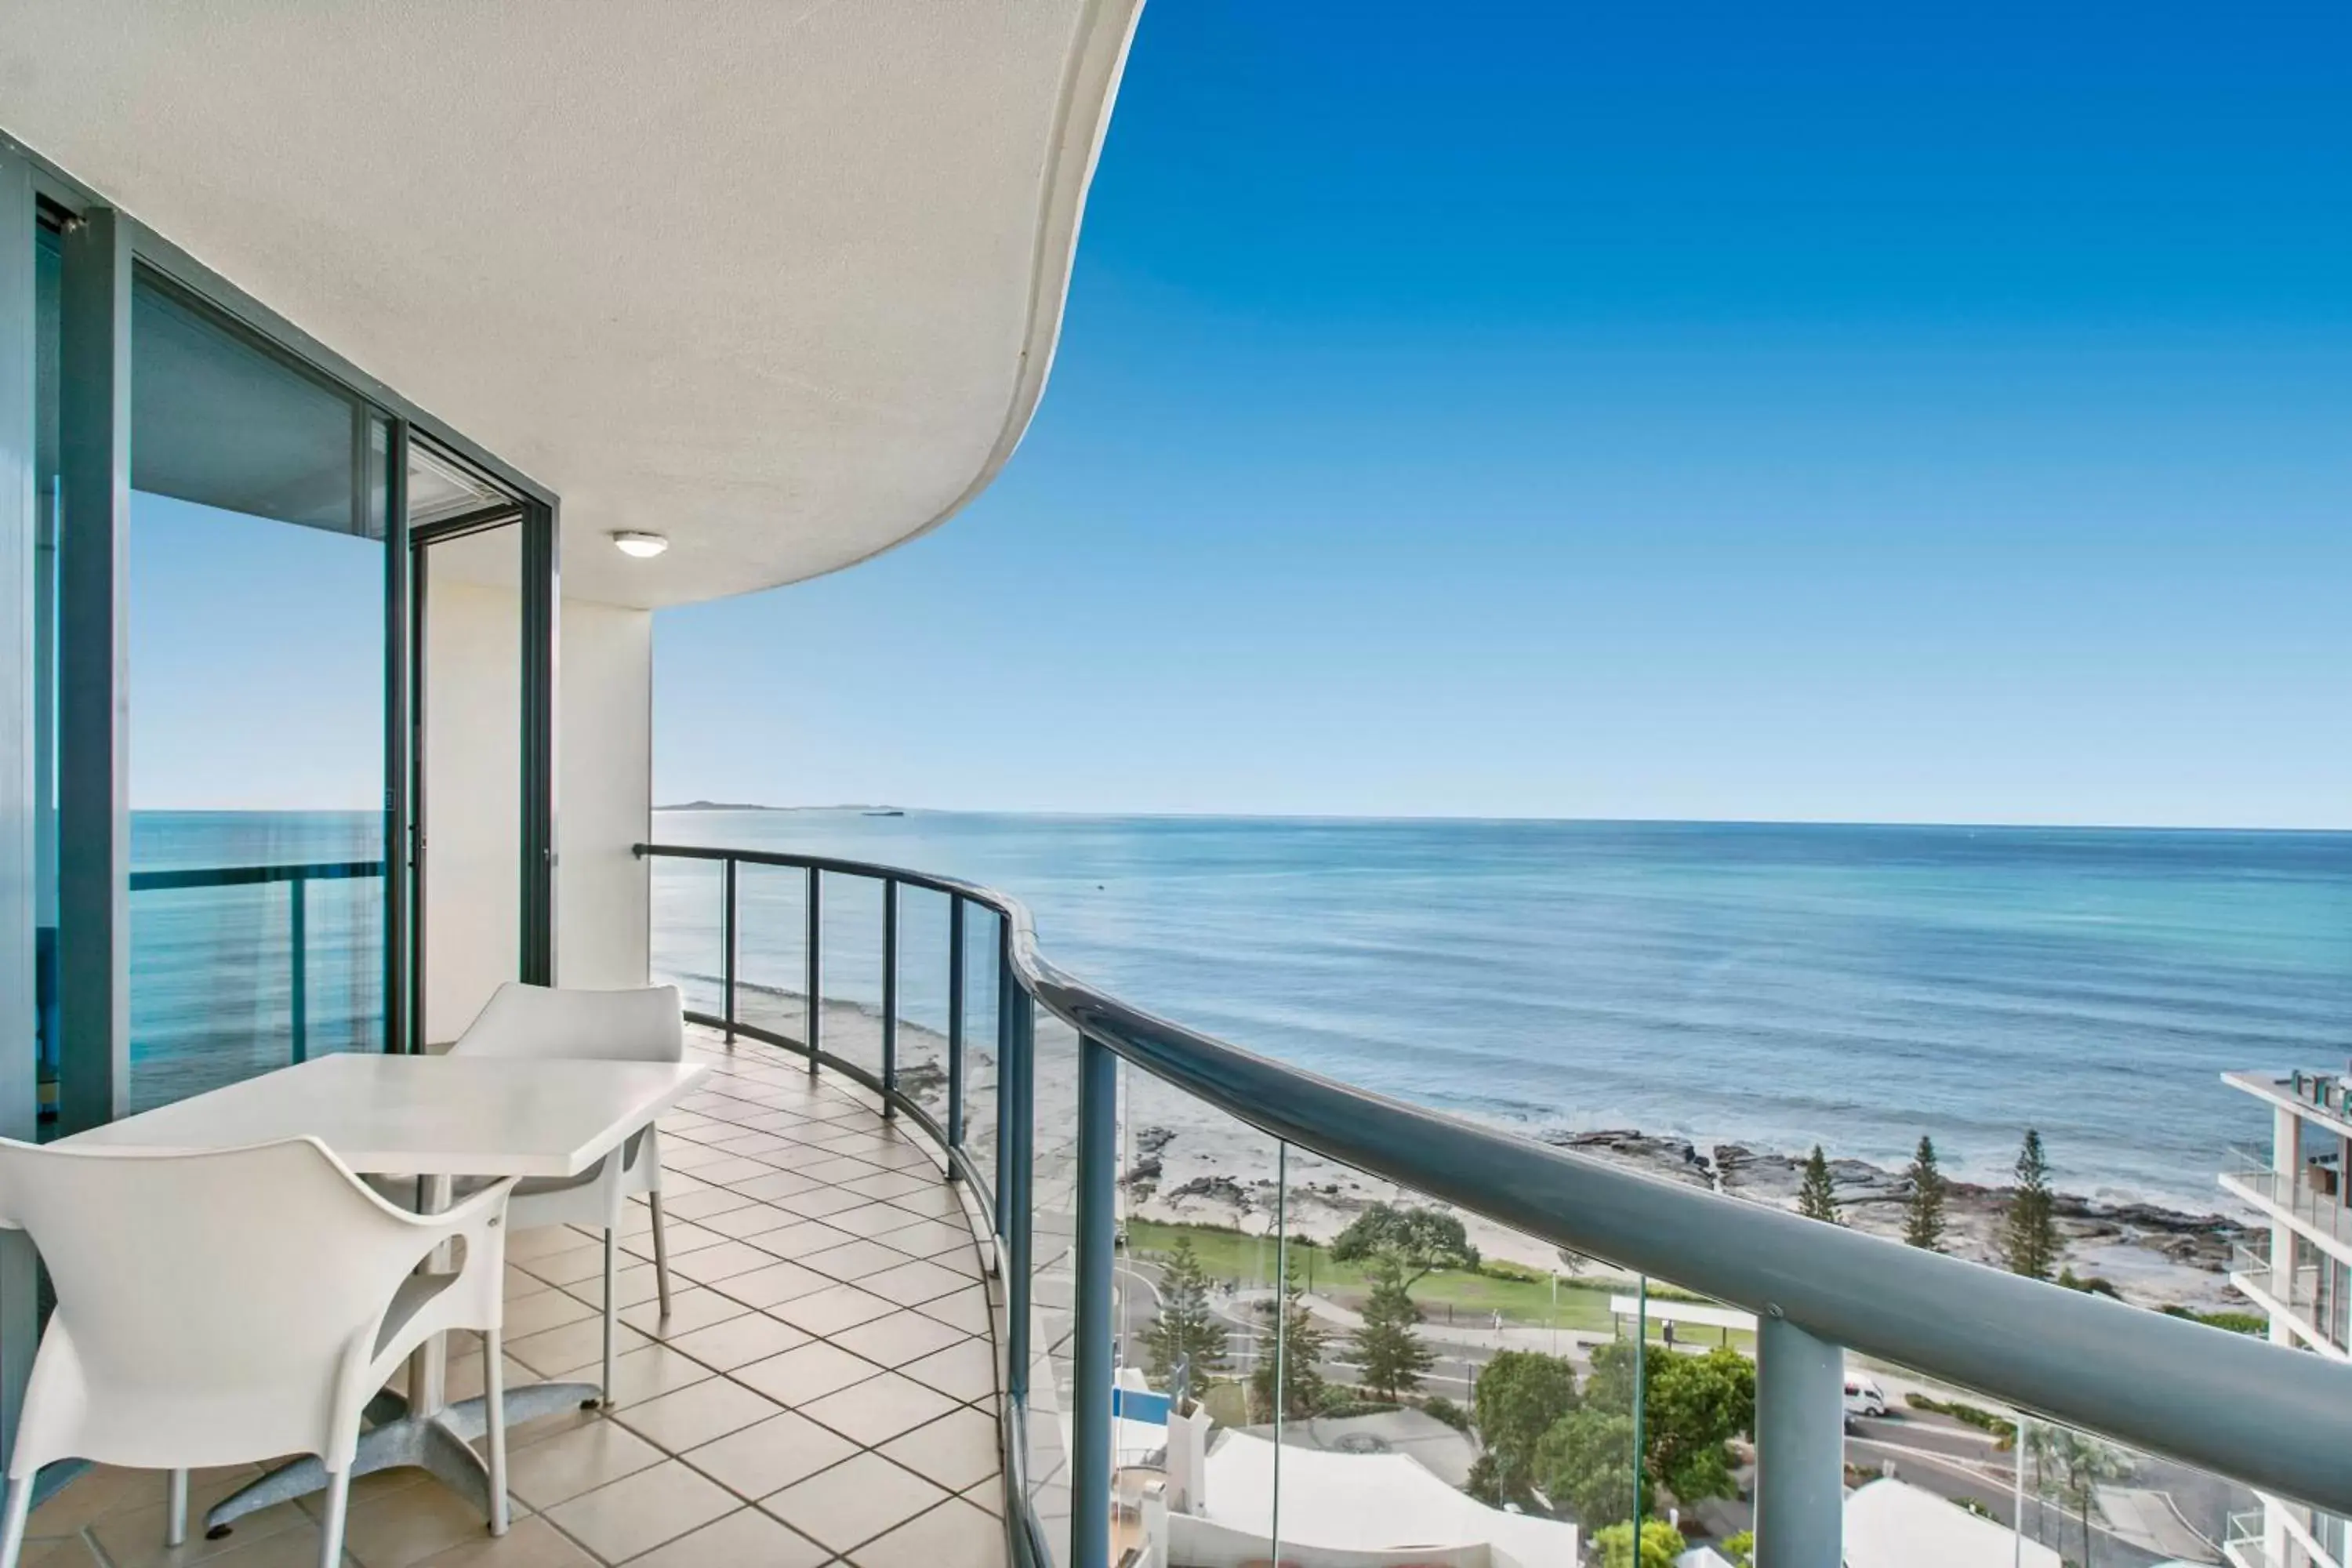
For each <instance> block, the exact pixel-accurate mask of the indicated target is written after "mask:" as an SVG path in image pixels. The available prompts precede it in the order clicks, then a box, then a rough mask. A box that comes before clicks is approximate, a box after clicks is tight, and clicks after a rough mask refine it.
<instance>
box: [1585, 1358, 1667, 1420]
mask: <svg viewBox="0 0 2352 1568" xmlns="http://www.w3.org/2000/svg"><path fill="white" fill-rule="evenodd" d="M1659 1353H1661V1354H1664V1352H1659ZM1583 1394H1584V1403H1585V1404H1587V1405H1599V1406H1600V1407H1601V1409H1603V1410H1617V1411H1622V1412H1623V1413H1624V1414H1626V1415H1632V1414H1633V1342H1632V1341H1631V1340H1612V1342H1609V1343H1608V1344H1605V1345H1595V1346H1594V1347H1593V1349H1592V1370H1591V1372H1589V1373H1586V1374H1585V1377H1584V1388H1583Z"/></svg>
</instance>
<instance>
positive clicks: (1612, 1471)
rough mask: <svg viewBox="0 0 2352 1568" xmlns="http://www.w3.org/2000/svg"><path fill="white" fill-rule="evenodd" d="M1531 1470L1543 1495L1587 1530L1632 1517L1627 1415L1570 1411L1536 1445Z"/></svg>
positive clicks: (1592, 1407)
mask: <svg viewBox="0 0 2352 1568" xmlns="http://www.w3.org/2000/svg"><path fill="white" fill-rule="evenodd" d="M1535 1479H1536V1484H1537V1485H1538V1487H1540V1488H1541V1489H1543V1494H1544V1496H1546V1497H1548V1498H1549V1499H1550V1500H1552V1502H1553V1503H1554V1504H1555V1505H1557V1506H1559V1507H1560V1508H1564V1509H1566V1510H1568V1511H1569V1513H1570V1515H1572V1516H1573V1517H1574V1518H1575V1520H1576V1521H1577V1522H1578V1523H1580V1524H1581V1525H1583V1526H1584V1527H1585V1528H1586V1529H1587V1530H1588V1531H1589V1530H1591V1529H1592V1528H1593V1527H1595V1526H1596V1525H1598V1524H1599V1523H1600V1521H1602V1520H1604V1519H1631V1518H1633V1415H1632V1413H1631V1412H1629V1411H1621V1410H1603V1409H1601V1408H1600V1407H1599V1406H1597V1405H1582V1406H1580V1407H1579V1408H1577V1409H1575V1410H1571V1411H1570V1412H1569V1413H1568V1414H1567V1415H1563V1416H1561V1417H1560V1418H1559V1420H1557V1421H1555V1422H1553V1423H1552V1425H1551V1429H1550V1430H1549V1431H1548V1432H1546V1433H1545V1434H1544V1435H1543V1440H1542V1441H1541V1442H1540V1443H1538V1445H1537V1446H1536V1460H1535ZM1646 1490H1647V1489H1646V1488H1645V1489H1644V1491H1645V1492H1646Z"/></svg>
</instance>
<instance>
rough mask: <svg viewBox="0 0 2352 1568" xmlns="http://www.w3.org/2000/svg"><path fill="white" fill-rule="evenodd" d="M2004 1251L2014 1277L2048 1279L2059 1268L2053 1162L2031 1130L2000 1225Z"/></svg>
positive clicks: (2019, 1151) (2018, 1156)
mask: <svg viewBox="0 0 2352 1568" xmlns="http://www.w3.org/2000/svg"><path fill="white" fill-rule="evenodd" d="M2000 1239H2001V1252H2002V1255H2003V1258H2004V1260H2005V1261H2006V1262H2007V1263H2008V1264H2009V1271H2010V1272H2011V1274H2022V1275H2024V1276H2025V1277H2026V1278H2027V1279H2049V1278H2050V1276H2051V1275H2052V1274H2053V1273H2054V1272H2055V1271H2056V1269H2057V1264H2058V1226H2057V1222H2056V1219H2055V1209H2054V1201H2053V1197H2052V1194H2051V1192H2050V1162H2049V1161H2048V1160H2047V1159H2046V1158H2044V1157H2043V1155H2042V1134H2041V1133H2040V1132H2038V1131H2035V1130H2034V1129H2032V1128H2031V1127H2029V1128H2027V1129H2026V1130H2025V1142H2024V1145H2023V1146H2022V1147H2021V1148H2020V1149H2019V1150H2018V1152H2017V1185H2016V1186H2014V1187H2012V1188H2011V1190H2010V1194H2009V1212H2008V1214H2007V1215H2004V1216H2003V1218H2002V1222H2001V1238H2000Z"/></svg>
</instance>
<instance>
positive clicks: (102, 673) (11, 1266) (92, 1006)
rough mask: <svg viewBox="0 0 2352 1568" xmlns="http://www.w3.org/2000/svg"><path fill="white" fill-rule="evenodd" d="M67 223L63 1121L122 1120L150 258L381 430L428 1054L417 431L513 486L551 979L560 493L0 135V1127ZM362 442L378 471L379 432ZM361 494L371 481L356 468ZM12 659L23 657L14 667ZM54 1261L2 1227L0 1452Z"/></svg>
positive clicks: (532, 858)
mask: <svg viewBox="0 0 2352 1568" xmlns="http://www.w3.org/2000/svg"><path fill="white" fill-rule="evenodd" d="M42 226H47V227H49V228H51V229H53V230H56V231H58V232H59V233H60V234H61V236H62V239H61V257H62V259H61V300H62V310H63V317H64V322H65V327H66V334H65V336H64V339H63V342H62V343H61V353H60V356H59V378H58V412H59V421H60V430H59V436H60V442H59V455H60V461H59V476H58V485H59V489H60V492H61V494H62V496H63V499H64V501H65V513H66V515H67V517H68V518H69V519H71V520H72V521H71V525H70V526H69V527H68V529H67V530H66V531H65V532H66V533H67V534H68V535H71V536H74V537H75V538H76V542H77V543H78V545H79V549H78V550H77V551H76V552H75V553H76V555H77V557H78V560H77V563H76V564H75V565H73V566H71V567H68V565H67V563H65V561H64V560H63V558H62V554H63V552H64V551H65V549H66V548H67V542H66V539H64V538H61V539H60V541H59V546H60V552H61V559H60V570H59V578H60V581H59V584H58V611H59V615H58V623H59V624H58V645H57V646H58V688H57V692H56V699H57V710H58V766H59V773H60V782H61V787H60V791H59V795H60V806H61V808H62V807H64V806H65V805H66V804H67V803H68V801H79V802H80V803H81V804H80V805H79V806H78V807H77V808H76V809H75V811H74V814H73V817H72V820H70V821H68V820H64V819H63V816H62V811H61V820H60V822H59V825H58V837H59V843H58V895H59V909H58V926H59V937H58V946H59V953H58V1015H59V1020H60V1044H59V1050H58V1073H59V1079H60V1096H59V1098H60V1102H61V1103H60V1111H61V1128H62V1130H67V1131H70V1130H72V1129H73V1128H75V1127H78V1126H88V1125H95V1124H98V1123H100V1122H103V1121H110V1120H112V1119H114V1118H115V1117H117V1116H120V1115H121V1114H122V1113H123V1111H124V1110H125V1108H126V1106H127V1103H128V1100H127V1096H128V1092H129V1087H130V1084H129V1079H130V1072H129V1048H130V1038H129V1035H130V1025H129V988H130V971H129V945H130V920H129V876H130V852H129V845H130V831H129V819H130V810H129V801H128V795H127V793H126V786H127V783H128V779H129V746H128V740H129V735H128V727H127V724H126V722H125V717H124V714H125V709H124V699H125V694H126V681H127V670H128V637H127V633H128V615H127V597H126V592H125V590H126V586H127V584H126V572H125V559H126V542H127V539H128V532H129V527H130V498H131V448H130V441H131V397H130V392H131V388H130V374H131V369H130V367H131V280H132V277H133V274H134V272H136V271H139V270H141V269H144V270H145V271H147V272H149V273H152V275H154V276H155V277H157V278H159V279H163V280H164V281H165V282H166V283H168V284H170V285H171V286H172V287H173V288H174V289H177V290H178V291H179V292H181V293H183V294H184V295H186V296H188V297H190V298H192V299H193V300H195V301H196V302H197V303H199V304H201V305H203V306H204V307H205V308H206V309H207V310H209V311H210V312H211V313H212V314H213V315H214V316H215V317H216V318H218V319H219V320H221V321H224V322H226V323H227V324H228V325H229V326H230V327H232V328H233V329H234V330H235V331H237V332H238V333H239V334H240V335H241V336H243V337H245V338H247V339H248V340H249V341H251V342H254V343H257V344H258V345H259V346H261V347H262V348H263V349H265V350H266V351H267V352H268V353H270V354H272V355H273V356H275V357H278V358H279V359H281V360H283V361H285V362H286V363H289V364H290V365H292V366H293V367H295V368H297V369H299V370H300V371H301V372H303V373H304V374H309V375H310V376H313V377H316V378H319V379H320V380H323V381H324V382H326V383H328V384H331V385H332V386H334V387H336V388H338V389H339V390H341V392H342V393H344V394H345V395H348V396H349V397H350V398H352V400H353V401H354V403H355V405H357V412H356V413H355V416H354V417H355V418H356V419H357V420H359V421H360V422H361V424H362V426H377V425H380V426H381V428H382V430H383V437H384V440H383V455H384V468H383V473H382V475H381V476H380V482H381V484H382V486H383V506H384V516H385V530H386V536H387V537H386V539H385V552H386V553H385V571H384V581H385V601H384V605H385V615H384V622H383V636H384V667H383V668H384V697H385V702H384V708H385V713H384V722H385V747H384V812H385V837H384V851H385V859H386V863H387V864H386V873H387V874H386V877H385V884H384V952H385V960H384V962H385V965H386V973H385V975H384V986H383V996H384V1015H385V1016H384V1038H383V1044H384V1047H385V1048H386V1049H387V1050H403V1049H410V1048H414V1047H415V1016H414V1012H413V1009H411V1008H410V1007H409V1006H408V1005H407V997H408V973H407V970H408V953H409V952H410V949H411V945H412V943H413V942H414V933H413V930H412V928H413V926H414V925H415V916H416V910H415V905H414V903H413V901H412V900H411V898H410V896H409V895H410V889H409V887H408V879H407V877H406V876H405V875H404V874H395V873H398V872H399V871H400V868H401V866H402V864H403V863H404V862H405V860H406V859H407V853H406V851H407V847H408V846H409V844H410V842H411V837H412V833H413V828H414V823H413V805H414V788H415V762H416V759H415V756H414V755H413V748H412V746H411V744H410V742H411V736H412V722H413V721H412V713H411V710H412V706H413V704H412V702H411V695H412V679H411V678H412V674H413V672H412V669H411V647H412V644H413V637H412V631H413V627H412V625H411V617H410V587H411V584H410V581H409V576H410V568H411V565H412V559H413V558H412V555H411V545H410V542H409V538H408V528H407V510H408V509H407V496H406V488H407V487H406V482H405V481H406V469H407V459H408V454H409V449H410V444H411V442H412V441H419V442H427V443H430V444H431V446H432V447H434V448H435V449H436V451H437V452H439V453H442V454H446V455H447V456H450V457H453V458H457V459H458V460H460V461H462V462H463V463H465V464H466V465H467V467H469V468H472V469H473V470H475V471H476V472H478V473H479V474H481V475H483V476H485V477H487V478H488V479H491V480H492V481H493V482H494V483H495V484H496V485H497V486H498V487H499V489H502V490H504V491H505V492H506V493H508V494H509V495H512V496H514V497H516V498H517V499H518V500H519V502H520V505H521V507H522V509H523V526H524V530H525V534H524V547H523V563H524V584H523V586H524V592H523V604H522V612H523V614H522V620H523V638H524V645H525V646H524V659H523V679H524V692H523V703H522V725H523V731H524V732H523V736H522V742H523V744H522V753H521V754H522V758H523V777H522V792H523V796H524V798H523V801H522V802H521V803H520V805H521V810H522V816H523V833H522V863H521V865H520V866H519V867H518V868H517V869H518V875H519V877H520V893H521V899H520V903H521V908H522V923H523V931H522V936H523V942H522V947H521V953H522V969H523V978H525V979H530V980H537V981H540V982H542V983H544V982H547V981H549V980H551V978H552V975H553V972H554V957H555V953H554V938H555V932H554V910H555V875H556V864H555V852H554V830H555V769H554V758H555V711H556V676H557V658H556V650H557V637H558V634H559V630H560V626H559V605H560V603H561V598H560V585H559V581H558V562H559V559H560V550H559V541H560V537H561V511H560V505H561V503H560V500H559V498H558V496H557V495H556V493H555V492H554V491H553V490H551V489H549V488H547V487H546V486H544V485H542V484H541V483H539V482H538V481H536V480H534V479H531V478H530V476H529V475H527V474H525V473H523V472H522V471H521V470H520V469H518V468H514V467H513V466H511V465H509V464H508V463H506V462H504V461H502V460H500V459H499V458H498V457H497V456H496V455H495V454H493V453H491V452H489V451H488V450H487V449H485V448H483V447H480V446H478V444H476V443H475V442H473V441H472V440H470V439H469V438H467V437H466V436H465V435H464V434H462V433H461V432H459V431H457V430H455V429H452V428H450V427H449V426H446V424H444V423H443V422H441V421H440V420H438V419H436V418H435V417H434V416H432V415H430V414H429V413H427V412H426V411H425V410H424V409H422V408H419V407H418V406H416V405H415V404H413V403H411V402H410V401H408V400H407V399H406V398H404V397H403V396H401V395H400V394H398V393H397V392H395V391H394V389H392V388H391V387H389V386H386V385H384V384H383V383H382V382H380V381H378V380H376V379H375V378H374V377H373V376H371V375H369V374H366V373H365V372H363V371H362V370H361V369H360V368H359V367H358V366H356V365H354V364H352V363H351V362H350V361H348V360H346V359H344V358H343V357H342V356H341V355H340V354H338V353H335V352H334V351H332V350H331V349H329V348H328V347H326V346H325V345H324V344H322V343H320V342H318V341H317V340H316V339H314V338H312V337H310V335H309V334H308V333H306V332H304V331H301V330H300V329H299V328H298V327H296V326H294V325H293V324H292V323H291V322H289V321H286V320H285V319H284V318H283V317H281V316H279V315H278V313H277V312H275V311H273V310H270V309H269V308H268V307H267V306H265V305H263V304H262V303H261V302H260V301H258V300H255V299H254V298H253V297H252V296H250V295H249V294H247V293H246V292H245V291H244V290H243V289H239V288H237V287H236V285H235V284H233V283H231V282H229V281H228V280H227V279H224V278H222V277H221V276H220V275H219V274H217V273H215V272H214V271H213V270H212V269H211V268H207V267H205V266H204V265H203V264H202V263H200V262H198V261H196V260H195V259H194V258H192V257H190V256H189V255H187V253H186V252H184V251H183V250H181V249H180V248H179V247H176V246H174V245H173V244H172V243H171V242H170V241H168V240H166V239H164V238H163V237H161V236H159V235H157V234H156V233H154V232H153V231H152V229H150V228H148V227H147V226H144V225H143V224H142V223H140V222H139V221H138V220H137V219H136V218H135V217H133V216H131V215H130V214H128V213H124V212H122V211H120V210H119V209H117V208H115V207H114V206H112V205H111V204H110V203H109V202H108V201H107V200H106V199H105V198H104V197H102V196H101V195H99V194H98V193H96V192H94V191H92V190H90V189H89V187H87V186H85V185H83V184H80V183H79V181H77V180H75V179H74V178H73V177H72V176H71V175H70V174H68V173H66V172H65V171H63V170H61V169H59V168H58V166H57V165H55V164H54V163H49V162H47V160H45V159H43V158H42V157H40V156H39V155H38V154H37V153H34V152H33V151H31V150H29V149H27V148H26V147H24V146H22V145H21V144H20V143H17V142H15V141H13V140H11V139H9V138H7V137H5V135H0V646H5V647H12V648H14V649H15V650H16V651H15V653H14V654H13V655H0V1008H14V1009H15V1010H16V1020H17V1023H16V1027H14V1028H8V1029H0V1136H6V1137H11V1138H16V1139H19V1140H22V1141H25V1142H32V1141H34V1139H35V1138H36V1137H37V1131H38V1129H37V1116H38V1107H37V1094H36V1087H35V1086H36V1081H37V1061H36V1047H35V1043H34V1029H33V1021H34V1013H35V1009H36V1008H37V1005H38V1002H37V986H36V980H35V942H36V939H35V934H34V933H35V931H36V929H37V915H38V910H37V891H36V889H37V875H36V869H37V866H36V856H35V848H34V842H35V840H34V831H33V823H34V816H35V806H34V799H33V796H32V794H31V789H30V785H31V781H32V767H33V761H34V754H35V751H36V738H35V735H36V731H35V726H36V715H37V711H38V704H39V703H40V702H41V701H42V700H46V698H47V693H37V692H36V690H35V688H34V680H33V671H32V668H31V658H32V648H33V638H32V636H31V631H32V614H33V597H32V595H33V591H34V581H33V578H34V573H33V562H34V551H35V547H36V542H37V508H36V507H35V506H34V505H33V500H34V497H33V488H34V487H33V476H34V474H35V472H36V471H37V458H36V452H37V443H36V440H35V432H36V420H37V416H38V411H37V407H36V404H37V398H36V397H35V395H34V392H35V385H36V374H35V372H36V360H37V343H38V336H37V331H38V330H37V314H36V289H35V246H36V244H37V233H38V231H39V229H40V228H41V227H42ZM366 435H367V437H368V439H366V440H363V441H362V442H360V443H359V444H358V454H359V457H358V459H357V460H358V461H360V462H361V463H362V464H364V463H365V462H366V461H367V458H368V457H369V455H370V454H371V453H372V452H373V428H369V429H367V430H366ZM360 477H361V479H362V483H363V484H373V483H375V482H378V480H379V476H375V475H373V474H369V475H364V476H360ZM10 658H13V659H14V660H15V664H14V667H13V668H12V667H11V666H10V663H9V660H10ZM39 1321H40V1320H39V1270H38V1264H37V1258H36V1257H35V1256H34V1253H33V1251H32V1248H31V1246H30V1243H29V1242H28V1241H27V1240H26V1238H25V1237H24V1235H23V1233H22V1232H16V1231H8V1232H0V1458H5V1452H6V1449H7V1448H8V1447H9V1446H10V1443H11V1441H12V1439H13V1436H14V1434H15V1430H16V1416H17V1413H18V1410H19V1408H20V1406H21V1402H22V1399H23V1394H24V1388H25V1383H26V1377H27V1376H28V1375H29V1373H30V1370H31V1365H32V1356H33V1350H34V1347H35V1344H36V1343H37V1337H38V1331H39Z"/></svg>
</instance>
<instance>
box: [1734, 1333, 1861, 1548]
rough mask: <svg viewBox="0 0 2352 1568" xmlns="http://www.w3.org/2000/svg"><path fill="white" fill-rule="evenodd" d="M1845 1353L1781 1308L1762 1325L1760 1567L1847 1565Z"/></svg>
mask: <svg viewBox="0 0 2352 1568" xmlns="http://www.w3.org/2000/svg"><path fill="white" fill-rule="evenodd" d="M1844 1510H1845V1352H1843V1351H1842V1350H1840V1349H1839V1348H1838V1347H1837V1346H1835V1345H1833V1344H1830V1343H1827V1342H1824V1341H1822V1340H1818V1339H1815V1338H1814V1337H1813V1336H1812V1335H1811V1334H1809V1333H1807V1332H1806V1331H1804V1330H1802V1329H1801V1328H1799V1327H1798V1326H1797V1325H1796V1324H1794V1323H1792V1322H1790V1321H1788V1320H1787V1319H1786V1318H1784V1317H1782V1316H1781V1315H1780V1310H1779V1309H1778V1308H1773V1309H1771V1310H1769V1311H1768V1312H1767V1313H1766V1314H1765V1315H1764V1316H1763V1317H1761V1318H1759V1319H1758V1320H1757V1325H1756V1561H1757V1562H1759V1563H1769V1564H1770V1568H1839V1565H1840V1563H1842V1562H1843V1560H1844V1547H1843V1532H1844V1524H1845V1511H1844Z"/></svg>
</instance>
